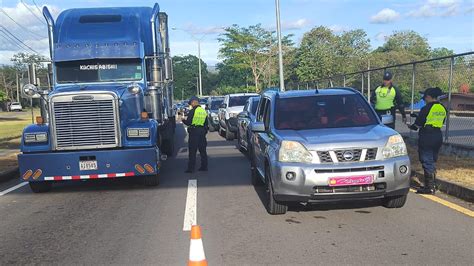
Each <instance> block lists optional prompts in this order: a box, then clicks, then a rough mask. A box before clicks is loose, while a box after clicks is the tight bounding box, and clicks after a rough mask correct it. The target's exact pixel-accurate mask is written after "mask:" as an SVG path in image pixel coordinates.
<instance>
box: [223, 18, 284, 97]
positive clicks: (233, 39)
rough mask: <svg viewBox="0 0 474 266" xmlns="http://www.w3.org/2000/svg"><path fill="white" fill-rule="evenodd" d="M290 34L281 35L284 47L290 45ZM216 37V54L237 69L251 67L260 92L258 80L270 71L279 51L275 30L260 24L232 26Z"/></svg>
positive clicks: (241, 69)
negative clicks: (217, 41)
mask: <svg viewBox="0 0 474 266" xmlns="http://www.w3.org/2000/svg"><path fill="white" fill-rule="evenodd" d="M290 37H291V36H290V35H287V36H284V37H283V39H282V44H283V46H284V47H288V46H291V45H292V44H293V43H292V41H291V40H290ZM218 40H219V42H220V43H221V47H220V49H219V57H220V58H222V59H224V62H225V63H227V64H228V65H229V66H230V67H232V68H234V69H236V70H240V71H243V72H245V71H247V70H250V71H251V74H252V77H253V83H254V85H255V88H256V90H257V91H259V90H260V80H261V79H262V77H263V76H264V75H265V74H266V73H267V75H268V73H269V72H271V71H270V70H269V68H271V66H272V58H273V57H275V55H276V54H277V51H278V49H277V42H276V35H275V32H274V31H269V30H266V29H264V28H263V27H262V26H261V25H260V24H257V25H254V26H249V27H247V28H245V27H240V26H238V25H232V26H231V27H228V28H226V29H225V33H223V34H221V36H220V37H219V39H218Z"/></svg>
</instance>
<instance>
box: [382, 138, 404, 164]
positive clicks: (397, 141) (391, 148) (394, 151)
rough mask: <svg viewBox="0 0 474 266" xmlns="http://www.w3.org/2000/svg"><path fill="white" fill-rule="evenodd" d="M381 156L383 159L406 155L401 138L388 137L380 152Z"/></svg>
mask: <svg viewBox="0 0 474 266" xmlns="http://www.w3.org/2000/svg"><path fill="white" fill-rule="evenodd" d="M382 154H383V157H384V158H385V159H388V158H393V157H399V156H404V155H407V147H406V145H405V141H403V138H402V136H400V135H393V136H390V138H388V141H387V144H385V147H384V148H383V150H382Z"/></svg>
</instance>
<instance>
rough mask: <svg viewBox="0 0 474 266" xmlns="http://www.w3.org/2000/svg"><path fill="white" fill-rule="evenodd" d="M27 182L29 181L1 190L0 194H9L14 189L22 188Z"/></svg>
mask: <svg viewBox="0 0 474 266" xmlns="http://www.w3.org/2000/svg"><path fill="white" fill-rule="evenodd" d="M26 184H28V182H21V183H20V184H18V185H16V186H13V187H11V188H9V189H6V190H4V191H2V192H0V196H5V195H6V194H8V193H10V192H12V191H14V190H17V189H19V188H21V187H22V186H24V185H26Z"/></svg>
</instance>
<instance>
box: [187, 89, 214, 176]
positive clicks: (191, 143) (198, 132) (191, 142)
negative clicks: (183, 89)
mask: <svg viewBox="0 0 474 266" xmlns="http://www.w3.org/2000/svg"><path fill="white" fill-rule="evenodd" d="M189 104H190V105H191V107H192V109H191V110H190V111H189V113H188V117H187V118H186V119H183V120H182V121H183V124H185V125H186V126H188V135H189V138H188V156H189V157H188V158H189V161H188V168H187V169H186V171H185V172H186V173H192V172H194V167H195V165H196V153H197V151H198V150H199V155H200V156H201V168H199V171H207V152H206V147H207V139H206V134H207V130H208V124H207V123H208V122H207V112H206V110H204V108H202V107H201V105H200V104H199V98H198V97H196V96H193V97H191V99H190V100H189Z"/></svg>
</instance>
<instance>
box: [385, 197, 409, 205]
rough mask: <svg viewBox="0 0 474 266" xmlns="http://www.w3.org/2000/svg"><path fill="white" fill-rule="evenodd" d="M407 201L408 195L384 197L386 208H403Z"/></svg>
mask: <svg viewBox="0 0 474 266" xmlns="http://www.w3.org/2000/svg"><path fill="white" fill-rule="evenodd" d="M406 201H407V195H402V196H394V197H386V198H384V199H383V202H382V205H383V206H384V207H385V208H401V207H403V205H405V202H406Z"/></svg>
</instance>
